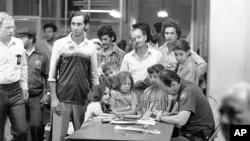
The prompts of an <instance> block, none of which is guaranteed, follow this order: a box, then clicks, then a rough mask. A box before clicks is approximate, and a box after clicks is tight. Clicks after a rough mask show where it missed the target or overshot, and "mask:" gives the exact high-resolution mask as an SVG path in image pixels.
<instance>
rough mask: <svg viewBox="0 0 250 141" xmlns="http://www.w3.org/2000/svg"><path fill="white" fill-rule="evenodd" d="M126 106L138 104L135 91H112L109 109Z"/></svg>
mask: <svg viewBox="0 0 250 141" xmlns="http://www.w3.org/2000/svg"><path fill="white" fill-rule="evenodd" d="M128 106H138V101H137V97H136V95H135V93H133V92H131V93H128V94H122V93H121V92H119V91H112V92H111V98H110V107H111V109H119V108H124V107H128Z"/></svg>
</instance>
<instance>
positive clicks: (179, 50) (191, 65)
mask: <svg viewBox="0 0 250 141" xmlns="http://www.w3.org/2000/svg"><path fill="white" fill-rule="evenodd" d="M174 54H175V57H176V60H177V61H178V65H177V68H176V73H177V74H178V75H179V76H180V77H181V78H182V79H185V80H188V81H191V82H193V83H195V84H197V85H198V83H199V77H200V75H199V72H198V68H197V65H196V64H195V61H194V60H193V58H192V56H191V55H190V47H189V45H188V42H187V41H185V40H183V39H180V40H177V41H176V42H175V43H174Z"/></svg>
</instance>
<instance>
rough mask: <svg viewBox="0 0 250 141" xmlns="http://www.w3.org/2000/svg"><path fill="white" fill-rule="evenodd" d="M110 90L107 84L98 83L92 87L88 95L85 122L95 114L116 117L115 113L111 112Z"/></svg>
mask: <svg viewBox="0 0 250 141" xmlns="http://www.w3.org/2000/svg"><path fill="white" fill-rule="evenodd" d="M109 92H110V90H109V88H108V87H106V86H105V85H96V86H94V87H93V88H92V90H91V91H90V92H89V95H88V100H89V104H88V107H87V111H86V113H85V119H84V123H86V122H87V121H89V120H90V119H92V118H93V117H95V116H100V117H110V118H113V117H115V115H113V114H109V112H110V109H109V99H110V93H109Z"/></svg>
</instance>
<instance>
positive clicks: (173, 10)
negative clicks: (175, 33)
mask: <svg viewBox="0 0 250 141" xmlns="http://www.w3.org/2000/svg"><path fill="white" fill-rule="evenodd" d="M163 1H164V2H163ZM191 4H192V3H191V0H139V15H138V22H146V23H148V24H149V25H150V26H151V27H153V24H154V23H156V22H160V21H164V18H163V19H162V18H159V17H157V12H158V11H159V10H160V9H165V10H167V12H168V15H169V17H171V18H175V19H178V20H180V22H181V26H182V32H183V36H184V37H186V36H187V34H188V33H189V31H190V23H191Z"/></svg>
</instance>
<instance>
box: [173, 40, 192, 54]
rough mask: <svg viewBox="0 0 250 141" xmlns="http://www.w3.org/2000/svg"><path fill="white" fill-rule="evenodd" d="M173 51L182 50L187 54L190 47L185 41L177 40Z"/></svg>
mask: <svg viewBox="0 0 250 141" xmlns="http://www.w3.org/2000/svg"><path fill="white" fill-rule="evenodd" d="M174 50H182V51H185V52H188V51H189V50H190V46H189V45H188V42H187V41H185V40H183V39H179V40H177V41H176V42H175V43H174Z"/></svg>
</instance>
